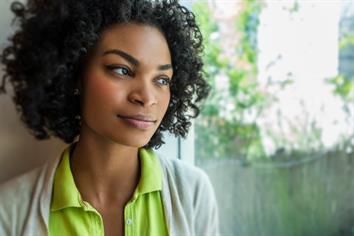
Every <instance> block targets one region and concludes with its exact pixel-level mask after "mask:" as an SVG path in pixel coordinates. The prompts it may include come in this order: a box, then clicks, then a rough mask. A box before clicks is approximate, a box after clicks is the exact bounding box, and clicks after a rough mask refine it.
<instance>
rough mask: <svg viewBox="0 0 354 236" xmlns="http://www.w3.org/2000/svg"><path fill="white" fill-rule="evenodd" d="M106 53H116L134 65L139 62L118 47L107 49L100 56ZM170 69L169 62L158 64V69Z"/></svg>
mask: <svg viewBox="0 0 354 236" xmlns="http://www.w3.org/2000/svg"><path fill="white" fill-rule="evenodd" d="M108 54H115V55H118V56H120V57H123V58H124V59H125V60H127V61H128V62H130V63H131V64H133V65H134V66H138V65H139V64H140V62H139V61H138V60H137V59H136V58H134V57H133V56H132V55H130V54H128V53H126V52H124V51H122V50H119V49H111V50H107V51H105V52H104V53H103V54H102V56H105V55H108ZM169 69H172V65H171V64H165V65H159V66H158V70H169Z"/></svg>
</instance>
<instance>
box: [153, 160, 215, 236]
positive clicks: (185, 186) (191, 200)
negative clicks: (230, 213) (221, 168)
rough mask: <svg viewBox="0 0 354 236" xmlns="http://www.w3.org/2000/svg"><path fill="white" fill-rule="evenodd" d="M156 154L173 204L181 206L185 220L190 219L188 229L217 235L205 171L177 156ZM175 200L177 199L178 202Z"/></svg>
mask: <svg viewBox="0 0 354 236" xmlns="http://www.w3.org/2000/svg"><path fill="white" fill-rule="evenodd" d="M158 157H159V159H160V162H161V165H162V169H164V175H165V176H164V177H165V178H166V179H167V180H165V181H166V182H167V186H168V188H169V189H170V192H169V194H171V198H172V199H173V200H172V202H173V203H174V205H175V206H174V207H177V205H179V204H180V205H181V206H182V208H183V211H184V214H185V216H186V217H187V221H186V222H192V223H191V224H192V225H193V227H192V228H193V229H192V232H195V235H213V236H214V235H219V219H218V217H219V213H218V206H217V201H216V197H215V192H214V188H213V186H212V184H211V181H210V179H209V177H208V175H207V174H206V172H205V171H204V170H203V169H201V168H199V167H197V166H194V165H192V164H189V163H186V162H183V161H181V160H178V159H171V158H167V157H163V156H161V155H158ZM172 195H173V196H172ZM176 199H177V200H176ZM175 201H178V204H176V202H175Z"/></svg>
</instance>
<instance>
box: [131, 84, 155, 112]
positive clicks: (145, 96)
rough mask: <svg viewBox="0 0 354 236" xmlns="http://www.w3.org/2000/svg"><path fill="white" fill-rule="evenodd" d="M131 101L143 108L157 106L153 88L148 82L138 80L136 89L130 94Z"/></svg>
mask: <svg viewBox="0 0 354 236" xmlns="http://www.w3.org/2000/svg"><path fill="white" fill-rule="evenodd" d="M128 99H129V101H130V102H131V103H134V104H138V105H140V106H143V107H149V106H152V105H155V104H157V98H156V94H155V91H154V89H153V87H152V86H150V85H149V84H148V82H146V81H142V80H139V81H138V80H137V82H136V83H135V86H134V88H133V89H132V90H131V92H130V93H129V97H128Z"/></svg>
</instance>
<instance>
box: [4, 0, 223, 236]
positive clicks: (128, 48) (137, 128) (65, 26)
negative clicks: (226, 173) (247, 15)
mask: <svg viewBox="0 0 354 236" xmlns="http://www.w3.org/2000/svg"><path fill="white" fill-rule="evenodd" d="M12 11H13V12H14V13H15V14H16V19H15V22H17V23H18V24H19V30H18V31H17V32H16V33H15V35H14V37H13V38H12V39H11V44H10V45H9V46H8V47H7V48H5V50H4V51H3V53H2V56H1V58H2V62H3V64H4V65H5V69H6V71H5V76H4V78H3V83H2V89H3V90H5V86H6V82H7V81H9V82H10V83H11V85H12V86H13V88H14V92H15V96H14V101H15V104H16V106H17V108H18V110H19V111H20V112H21V118H22V120H23V121H24V123H25V124H26V125H27V126H28V128H29V129H30V130H31V131H32V133H33V134H34V136H35V137H36V138H38V139H45V138H48V137H49V136H56V137H59V138H60V139H62V140H63V141H65V142H66V143H68V144H70V145H69V146H68V148H66V150H64V152H63V154H62V155H61V156H60V157H58V158H56V159H55V160H53V161H49V162H48V163H47V164H46V165H44V166H42V167H39V168H37V169H35V170H33V171H31V172H29V173H26V174H24V175H22V176H20V177H17V178H15V179H13V180H11V181H9V182H7V183H5V184H3V185H2V186H1V187H0V199H1V202H0V235H139V236H140V235H203V236H204V235H213V236H214V235H218V233H219V232H218V215H217V207H216V200H215V196H214V192H213V188H212V186H211V184H210V181H209V179H208V177H207V175H206V174H205V173H204V172H203V171H202V170H200V169H198V168H197V167H194V166H191V165H188V164H186V163H183V162H181V161H179V160H175V159H169V158H167V157H160V156H157V155H156V154H155V153H154V151H153V149H152V148H158V147H160V146H161V145H162V144H164V142H163V136H162V131H166V130H168V131H169V132H170V133H172V134H175V135H176V136H181V137H185V136H186V134H187V132H188V128H189V126H190V124H191V123H190V118H195V117H196V116H197V115H198V113H199V108H198V105H199V102H200V101H201V100H202V99H204V98H205V97H206V96H207V94H208V91H209V87H208V85H207V83H206V82H205V80H204V79H203V74H202V65H203V64H202V61H201V52H202V36H201V34H200V31H199V28H198V26H197V25H196V23H195V18H194V15H193V14H192V13H191V12H190V11H188V10H187V9H186V8H185V7H183V6H181V5H179V3H178V2H177V0H160V1H149V0H124V1H122V0H120V1H118V0H117V1H112V0H75V1H71V0H62V1H57V0H30V1H29V2H28V3H27V5H26V6H24V5H23V4H21V3H19V2H15V3H13V4H12ZM76 138H77V139H76ZM75 140H77V141H75Z"/></svg>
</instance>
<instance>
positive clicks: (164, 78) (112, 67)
mask: <svg viewBox="0 0 354 236" xmlns="http://www.w3.org/2000/svg"><path fill="white" fill-rule="evenodd" d="M106 68H107V69H108V70H109V71H111V72H112V71H115V70H117V69H124V70H126V71H127V74H123V75H122V74H118V73H115V72H113V73H115V74H118V75H120V76H131V77H133V76H134V73H133V72H131V70H130V69H128V68H127V67H125V66H117V65H107V66H106ZM161 79H162V80H163V81H164V83H165V84H162V85H163V86H169V85H170V84H171V79H170V78H168V77H160V78H158V79H157V80H161ZM160 84H161V83H160Z"/></svg>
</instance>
